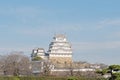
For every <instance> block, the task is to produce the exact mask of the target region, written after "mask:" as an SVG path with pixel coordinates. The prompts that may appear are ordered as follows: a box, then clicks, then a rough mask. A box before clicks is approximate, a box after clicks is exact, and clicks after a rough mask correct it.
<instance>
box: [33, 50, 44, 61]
mask: <svg viewBox="0 0 120 80" xmlns="http://www.w3.org/2000/svg"><path fill="white" fill-rule="evenodd" d="M45 55H46V54H45V51H44V49H43V48H37V49H33V51H32V54H31V57H32V60H34V59H35V58H36V57H39V58H41V59H45V58H46V56H45Z"/></svg>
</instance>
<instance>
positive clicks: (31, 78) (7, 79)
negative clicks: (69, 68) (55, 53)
mask: <svg viewBox="0 0 120 80" xmlns="http://www.w3.org/2000/svg"><path fill="white" fill-rule="evenodd" d="M0 80H107V79H103V78H86V77H69V78H68V77H55V76H54V77H53V76H51V77H50V76H45V77H35V76H26V77H0Z"/></svg>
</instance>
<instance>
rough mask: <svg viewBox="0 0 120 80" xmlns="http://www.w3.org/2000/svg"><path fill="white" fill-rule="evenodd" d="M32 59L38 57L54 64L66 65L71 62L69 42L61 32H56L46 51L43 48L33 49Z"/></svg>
mask: <svg viewBox="0 0 120 80" xmlns="http://www.w3.org/2000/svg"><path fill="white" fill-rule="evenodd" d="M31 58H32V60H34V59H36V58H38V59H42V60H48V61H50V62H51V63H52V64H54V65H58V64H59V65H66V64H70V63H72V61H73V60H72V48H71V44H70V43H69V42H68V41H67V38H66V36H65V35H63V34H56V35H55V36H54V37H53V41H52V42H51V43H50V44H49V49H48V51H47V52H45V50H44V49H43V48H37V49H33V51H32V54H31Z"/></svg>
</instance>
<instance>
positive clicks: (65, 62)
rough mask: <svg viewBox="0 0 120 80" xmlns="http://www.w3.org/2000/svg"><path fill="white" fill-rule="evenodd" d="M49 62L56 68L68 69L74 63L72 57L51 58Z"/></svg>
mask: <svg viewBox="0 0 120 80" xmlns="http://www.w3.org/2000/svg"><path fill="white" fill-rule="evenodd" d="M49 60H50V61H51V62H52V63H53V64H54V65H55V66H56V67H66V66H70V64H71V63H72V58H70V57H50V58H49Z"/></svg>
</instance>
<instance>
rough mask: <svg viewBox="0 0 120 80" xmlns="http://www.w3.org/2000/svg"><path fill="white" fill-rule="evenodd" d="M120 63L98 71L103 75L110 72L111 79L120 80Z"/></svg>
mask: <svg viewBox="0 0 120 80" xmlns="http://www.w3.org/2000/svg"><path fill="white" fill-rule="evenodd" d="M119 71H120V65H110V66H109V67H108V68H106V69H103V70H98V71H96V72H97V73H99V74H101V75H105V74H106V73H110V75H111V77H110V80H120V72H119Z"/></svg>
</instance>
